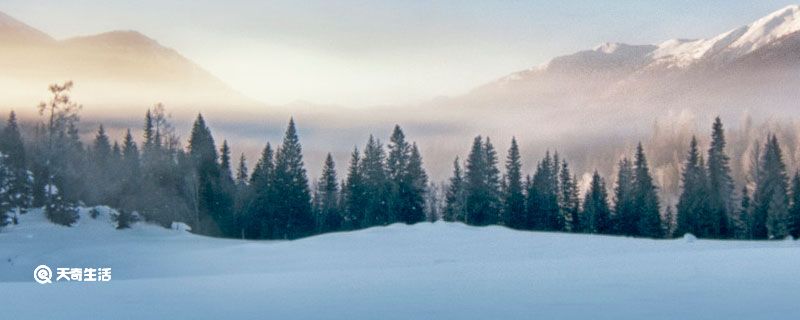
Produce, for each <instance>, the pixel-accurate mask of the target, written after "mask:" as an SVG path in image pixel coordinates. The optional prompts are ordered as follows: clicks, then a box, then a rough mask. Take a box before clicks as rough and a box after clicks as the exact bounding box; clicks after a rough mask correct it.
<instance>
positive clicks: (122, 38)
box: [67, 30, 160, 47]
mask: <svg viewBox="0 0 800 320" xmlns="http://www.w3.org/2000/svg"><path fill="white" fill-rule="evenodd" d="M67 41H68V42H73V43H83V44H102V45H104V46H113V47H159V46H160V44H159V43H158V41H156V40H153V39H152V38H150V37H148V36H146V35H144V34H142V33H140V32H138V31H134V30H116V31H110V32H105V33H101V34H97V35H91V36H84V37H76V38H72V39H69V40H67Z"/></svg>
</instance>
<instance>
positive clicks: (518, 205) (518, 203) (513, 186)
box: [502, 138, 527, 229]
mask: <svg viewBox="0 0 800 320" xmlns="http://www.w3.org/2000/svg"><path fill="white" fill-rule="evenodd" d="M502 189H503V223H504V224H505V225H506V226H508V227H509V228H515V229H522V228H525V224H526V221H527V217H526V216H525V194H524V192H523V186H522V161H521V159H520V154H519V146H517V139H516V138H512V139H511V147H510V148H509V149H508V155H507V156H506V172H505V176H504V177H503V188H502Z"/></svg>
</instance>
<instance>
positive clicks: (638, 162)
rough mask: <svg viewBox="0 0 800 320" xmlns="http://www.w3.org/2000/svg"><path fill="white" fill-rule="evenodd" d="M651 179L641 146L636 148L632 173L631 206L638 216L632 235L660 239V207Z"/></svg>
mask: <svg viewBox="0 0 800 320" xmlns="http://www.w3.org/2000/svg"><path fill="white" fill-rule="evenodd" d="M656 191H657V190H656V186H655V184H654V183H653V177H652V176H650V169H649V168H648V165H647V158H646V157H645V154H644V149H643V148H642V144H641V143H639V145H638V146H637V147H636V156H635V159H634V171H633V195H634V197H633V206H634V208H635V210H636V213H637V214H638V215H639V219H638V220H639V221H638V230H637V232H636V233H635V234H634V235H637V236H643V237H649V238H661V237H663V236H664V230H663V229H662V222H661V213H660V211H659V210H660V205H659V201H658V194H657V193H656Z"/></svg>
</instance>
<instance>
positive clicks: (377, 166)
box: [359, 135, 390, 227]
mask: <svg viewBox="0 0 800 320" xmlns="http://www.w3.org/2000/svg"><path fill="white" fill-rule="evenodd" d="M360 165H361V168H360V169H359V171H360V172H361V175H362V177H363V182H364V203H365V214H364V221H363V222H364V224H362V226H363V227H369V226H382V225H387V224H389V223H390V220H389V219H390V217H389V210H390V209H389V205H390V204H389V201H390V200H389V197H390V190H389V187H390V185H389V181H388V179H387V170H386V153H385V152H384V150H383V146H382V145H381V142H380V141H378V140H377V139H375V137H373V136H372V135H370V137H369V140H367V146H366V147H365V148H364V157H363V158H362V159H361V163H360Z"/></svg>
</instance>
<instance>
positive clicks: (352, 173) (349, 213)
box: [342, 148, 367, 230]
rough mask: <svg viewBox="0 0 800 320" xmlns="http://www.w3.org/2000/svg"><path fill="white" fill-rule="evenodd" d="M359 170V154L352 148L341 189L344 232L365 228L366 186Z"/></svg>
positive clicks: (356, 149) (360, 166)
mask: <svg viewBox="0 0 800 320" xmlns="http://www.w3.org/2000/svg"><path fill="white" fill-rule="evenodd" d="M361 168H362V165H361V154H360V153H359V152H358V148H353V153H352V154H351V156H350V165H349V167H348V170H347V180H346V181H345V183H344V186H343V187H342V193H343V194H344V196H343V197H342V198H343V199H344V210H345V213H344V219H343V221H342V228H343V229H345V230H354V229H358V228H361V227H366V214H367V201H366V190H365V188H366V186H365V185H364V174H363V173H362V171H361Z"/></svg>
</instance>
